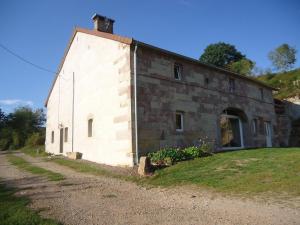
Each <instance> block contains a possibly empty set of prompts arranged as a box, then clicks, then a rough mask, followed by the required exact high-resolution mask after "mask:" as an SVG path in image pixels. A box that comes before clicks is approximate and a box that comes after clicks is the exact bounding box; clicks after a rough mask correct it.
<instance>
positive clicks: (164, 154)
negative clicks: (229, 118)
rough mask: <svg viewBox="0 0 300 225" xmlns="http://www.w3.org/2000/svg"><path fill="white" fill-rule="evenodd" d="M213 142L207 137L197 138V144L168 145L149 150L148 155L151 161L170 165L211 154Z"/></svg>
mask: <svg viewBox="0 0 300 225" xmlns="http://www.w3.org/2000/svg"><path fill="white" fill-rule="evenodd" d="M212 148H213V144H212V142H209V141H208V139H207V137H206V138H202V139H199V140H198V145H197V146H190V147H187V148H184V149H181V148H177V147H168V148H163V149H160V150H159V151H157V152H151V153H149V154H148V156H149V157H150V159H151V162H152V163H155V164H157V165H172V164H173V163H175V162H179V161H184V160H189V159H195V158H199V157H204V156H210V155H211V154H212Z"/></svg>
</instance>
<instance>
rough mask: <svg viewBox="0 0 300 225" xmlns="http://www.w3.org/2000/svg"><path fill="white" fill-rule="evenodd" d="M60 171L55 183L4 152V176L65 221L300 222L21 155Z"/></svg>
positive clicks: (266, 209) (299, 215)
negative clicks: (18, 165) (21, 167)
mask: <svg viewBox="0 0 300 225" xmlns="http://www.w3.org/2000/svg"><path fill="white" fill-rule="evenodd" d="M21 156H22V157H24V158H26V160H29V161H31V162H32V163H35V164H36V165H37V166H41V167H44V168H47V169H49V170H52V171H54V172H60V173H62V174H63V175H64V176H65V177H66V180H64V181H60V182H49V181H47V180H45V179H42V178H40V177H37V176H32V175H31V174H28V173H26V172H23V171H20V170H18V169H16V168H15V167H14V166H11V165H9V163H8V162H7V160H6V158H5V155H3V154H0V165H1V169H0V177H1V178H3V180H2V182H4V183H6V184H7V185H11V186H15V187H18V188H20V191H19V192H18V194H19V195H26V196H28V197H30V199H31V200H32V203H31V207H32V208H34V209H36V210H39V211H40V214H41V215H42V216H45V217H51V218H55V219H58V220H59V221H61V222H63V223H65V224H84V225H86V224H122V225H124V224H128V225H135V224H137V225H143V224H163V225H174V224H175V225H176V224H180V225H182V224H197V225H201V224H205V225H207V224H222V225H226V224H264V225H267V224H280V225H282V224H300V212H299V208H298V209H297V208H289V207H286V205H282V204H275V203H274V204H269V203H262V202H257V201H252V200H249V199H238V198H233V197H224V196H221V195H218V194H215V193H210V192H208V191H206V190H199V188H198V189H193V188H186V187H181V188H175V189H161V188H152V189H149V190H148V189H146V188H145V187H140V186H137V185H136V184H134V183H131V182H126V181H123V180H119V179H115V178H110V177H102V176H97V177H96V176H92V175H86V174H81V173H77V172H74V171H72V170H71V169H68V168H66V167H63V166H60V165H57V164H55V163H53V162H44V161H42V160H40V159H39V158H31V157H29V156H24V155H21Z"/></svg>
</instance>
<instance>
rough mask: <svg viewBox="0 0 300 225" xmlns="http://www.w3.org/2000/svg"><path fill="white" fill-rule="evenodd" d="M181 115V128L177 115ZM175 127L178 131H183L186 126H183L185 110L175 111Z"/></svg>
mask: <svg viewBox="0 0 300 225" xmlns="http://www.w3.org/2000/svg"><path fill="white" fill-rule="evenodd" d="M178 115H179V116H180V129H178V128H177V116H178ZM175 128H176V132H183V130H184V127H183V112H180V111H177V112H176V113H175Z"/></svg>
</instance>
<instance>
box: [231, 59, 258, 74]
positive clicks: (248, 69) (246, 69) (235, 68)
mask: <svg viewBox="0 0 300 225" xmlns="http://www.w3.org/2000/svg"><path fill="white" fill-rule="evenodd" d="M254 66H255V63H254V62H252V61H251V60H249V59H241V60H239V61H237V62H232V63H230V64H229V65H228V67H229V69H230V70H231V71H232V72H235V73H239V74H242V75H246V76H250V75H251V74H252V70H253V68H254Z"/></svg>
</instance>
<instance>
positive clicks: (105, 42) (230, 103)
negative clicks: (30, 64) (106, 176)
mask: <svg viewBox="0 0 300 225" xmlns="http://www.w3.org/2000/svg"><path fill="white" fill-rule="evenodd" d="M93 21H94V29H93V30H88V29H83V28H75V30H74V33H73V35H72V37H71V40H70V42H69V45H68V47H67V49H66V51H65V54H64V57H63V59H62V62H61V64H60V66H59V68H58V72H57V75H56V77H55V79H54V82H53V84H52V87H51V90H50V92H49V95H48V98H47V100H46V103H45V106H46V107H47V123H46V151H47V152H51V153H55V154H66V152H81V153H82V157H83V158H84V159H87V160H91V161H95V162H99V163H105V164H110V165H125V166H132V165H134V164H137V163H138V159H139V157H140V156H142V155H145V154H146V153H147V152H150V151H156V150H158V149H159V148H162V147H165V146H189V145H194V144H197V143H198V140H199V139H200V138H203V137H207V139H208V140H210V141H212V142H213V143H214V149H215V151H223V150H228V149H242V148H252V147H265V146H266V147H271V146H277V145H278V143H277V142H276V140H277V139H276V135H275V133H274V131H273V130H274V129H273V127H276V114H275V111H274V102H273V96H272V88H271V87H269V86H267V85H266V84H264V83H261V82H259V81H257V80H255V79H253V78H250V77H246V76H241V75H239V74H236V73H232V72H229V71H227V70H224V69H221V68H217V67H214V66H211V65H206V64H203V63H201V62H199V61H198V60H195V59H192V58H189V57H186V56H182V55H179V54H176V53H173V52H170V51H167V50H164V49H161V48H157V47H154V46H151V45H148V44H145V43H143V42H140V41H137V40H135V39H132V38H126V37H122V36H119V35H116V34H114V33H113V24H114V21H113V20H112V19H108V18H106V17H103V16H100V15H97V14H96V15H94V16H93Z"/></svg>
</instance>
